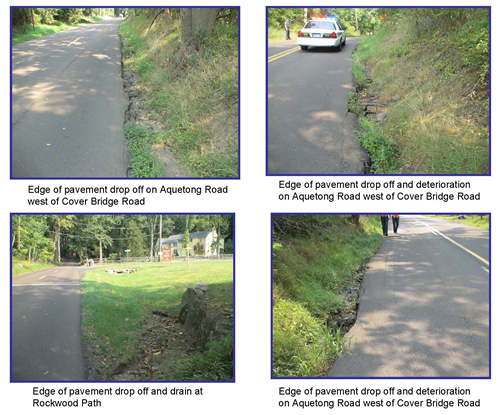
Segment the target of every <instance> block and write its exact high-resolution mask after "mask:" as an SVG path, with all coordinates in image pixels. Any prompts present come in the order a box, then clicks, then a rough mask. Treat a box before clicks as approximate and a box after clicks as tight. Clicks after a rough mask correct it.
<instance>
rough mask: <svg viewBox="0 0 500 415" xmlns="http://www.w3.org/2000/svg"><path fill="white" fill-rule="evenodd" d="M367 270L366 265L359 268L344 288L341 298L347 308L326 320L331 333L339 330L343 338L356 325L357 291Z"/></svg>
mask: <svg viewBox="0 0 500 415" xmlns="http://www.w3.org/2000/svg"><path fill="white" fill-rule="evenodd" d="M367 269H368V266H366V265H363V266H361V267H359V268H358V269H357V270H356V272H355V273H354V274H353V275H352V276H351V280H350V281H349V283H348V284H347V285H346V286H345V287H344V290H343V291H342V297H343V299H344V303H345V304H347V307H345V308H344V309H343V310H342V311H341V312H340V313H338V314H335V315H333V316H331V317H330V319H329V320H328V327H329V328H330V330H331V331H332V333H335V332H336V331H337V330H338V329H340V332H341V334H342V337H343V336H344V335H345V334H346V333H347V332H348V331H349V330H350V329H351V327H352V326H354V323H356V319H357V317H358V308H359V293H360V292H359V291H360V288H361V282H362V281H363V277H364V275H365V273H366V270H367Z"/></svg>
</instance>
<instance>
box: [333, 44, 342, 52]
mask: <svg viewBox="0 0 500 415" xmlns="http://www.w3.org/2000/svg"><path fill="white" fill-rule="evenodd" d="M332 49H333V50H334V51H335V52H340V51H341V50H342V43H341V44H340V45H338V46H332Z"/></svg>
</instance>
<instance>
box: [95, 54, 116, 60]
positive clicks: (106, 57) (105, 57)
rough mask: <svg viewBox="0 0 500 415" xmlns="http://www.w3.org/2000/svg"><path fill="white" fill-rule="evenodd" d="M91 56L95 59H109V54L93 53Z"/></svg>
mask: <svg viewBox="0 0 500 415" xmlns="http://www.w3.org/2000/svg"><path fill="white" fill-rule="evenodd" d="M92 56H93V57H94V58H96V59H111V56H108V55H103V54H102V53H94V54H93V55H92Z"/></svg>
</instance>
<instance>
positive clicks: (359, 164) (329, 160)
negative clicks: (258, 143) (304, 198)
mask: <svg viewBox="0 0 500 415" xmlns="http://www.w3.org/2000/svg"><path fill="white" fill-rule="evenodd" d="M359 41H360V39H358V38H348V39H347V44H346V47H344V48H343V49H342V51H340V52H335V51H332V50H330V49H329V48H314V49H311V48H310V49H308V50H307V51H302V50H300V49H298V47H297V43H296V41H295V40H290V41H281V42H269V43H268V91H267V93H268V96H267V97H268V160H267V163H268V164H267V168H268V174H363V173H364V167H365V162H366V160H367V158H368V157H367V154H366V152H365V150H364V149H363V148H362V147H361V146H360V145H359V144H358V143H357V141H356V136H355V129H356V126H357V119H356V116H355V115H354V114H352V113H349V112H347V103H348V97H349V92H350V91H353V90H354V86H353V79H352V64H353V60H352V56H351V55H352V53H353V51H354V48H355V47H356V45H357V44H358V43H359ZM294 49H295V51H293V50H294ZM287 52H289V53H287ZM280 53H281V54H282V55H279V54H280ZM279 56H281V57H279Z"/></svg>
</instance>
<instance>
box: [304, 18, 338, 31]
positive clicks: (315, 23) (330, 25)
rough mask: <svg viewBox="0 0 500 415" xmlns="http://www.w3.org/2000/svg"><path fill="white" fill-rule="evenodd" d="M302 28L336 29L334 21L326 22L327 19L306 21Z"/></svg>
mask: <svg viewBox="0 0 500 415" xmlns="http://www.w3.org/2000/svg"><path fill="white" fill-rule="evenodd" d="M304 29H330V30H337V27H336V26H335V22H328V21H324V20H311V21H310V22H307V24H306V26H305V27H304Z"/></svg>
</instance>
